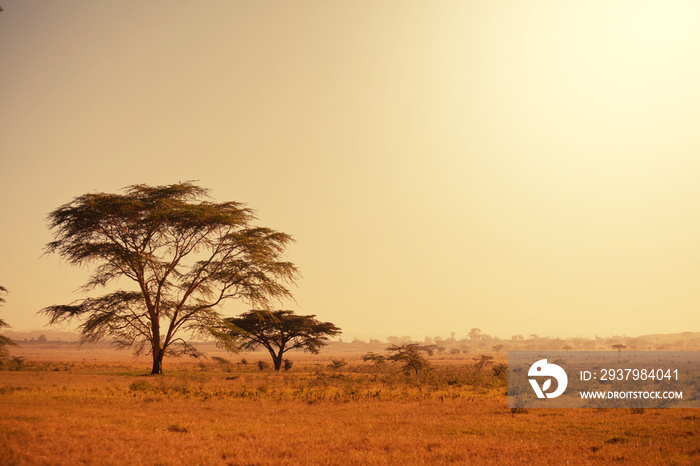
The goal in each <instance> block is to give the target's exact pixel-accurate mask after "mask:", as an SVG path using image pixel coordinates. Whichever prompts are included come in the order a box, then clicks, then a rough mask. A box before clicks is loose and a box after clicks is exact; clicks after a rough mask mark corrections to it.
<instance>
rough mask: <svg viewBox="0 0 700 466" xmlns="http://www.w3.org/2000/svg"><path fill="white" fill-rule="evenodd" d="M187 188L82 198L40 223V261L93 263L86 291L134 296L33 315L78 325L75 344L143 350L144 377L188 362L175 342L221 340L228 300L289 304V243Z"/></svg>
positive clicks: (190, 350)
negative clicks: (176, 359)
mask: <svg viewBox="0 0 700 466" xmlns="http://www.w3.org/2000/svg"><path fill="white" fill-rule="evenodd" d="M207 192H208V191H207V190H206V189H204V188H201V187H199V186H196V185H194V184H192V183H190V182H184V183H178V184H173V185H169V186H147V185H134V186H130V187H128V188H126V189H125V191H124V193H123V194H105V193H91V194H85V195H82V196H80V197H77V198H75V199H74V200H73V201H72V202H70V203H68V204H65V205H63V206H61V207H59V208H57V209H56V210H54V211H53V212H51V213H50V214H49V217H48V218H49V226H50V228H51V229H52V230H53V235H54V241H52V242H50V243H48V244H47V245H46V253H47V254H50V253H56V254H58V255H59V256H61V257H62V258H63V259H65V260H67V261H68V263H69V264H71V265H76V266H84V265H91V264H95V265H96V268H95V269H94V271H93V273H92V275H91V277H90V279H89V280H88V282H87V283H86V284H85V285H84V287H83V288H84V290H85V291H89V290H92V289H95V288H98V287H103V286H106V285H109V284H112V283H115V282H117V281H118V280H119V279H126V280H127V281H130V282H131V284H132V285H133V286H134V287H135V290H117V291H113V292H111V293H108V294H106V295H104V296H101V297H98V298H86V299H83V300H80V301H76V302H74V303H72V304H70V305H55V306H50V307H47V308H45V309H43V310H42V312H43V313H44V314H45V315H47V316H48V317H49V318H50V323H51V324H59V323H61V322H64V321H70V320H73V319H77V320H79V321H81V322H82V324H81V326H80V332H81V334H82V336H81V342H82V343H85V342H96V341H98V340H101V339H102V338H104V337H106V336H111V337H113V339H114V342H115V344H116V345H117V347H119V348H134V350H135V352H136V353H137V354H141V353H142V352H143V351H144V349H145V348H149V349H150V354H151V355H152V358H153V367H152V370H151V373H152V374H161V373H162V372H163V357H164V356H165V354H166V352H167V353H169V354H196V349H195V348H194V347H193V346H192V345H191V344H190V343H188V342H187V341H186V340H184V339H183V338H182V337H180V336H179V335H180V334H181V333H182V332H183V331H186V332H188V333H189V334H190V335H193V336H194V337H198V336H199V337H204V336H214V337H215V338H217V339H218V340H219V341H221V342H225V341H226V339H227V333H226V332H225V329H224V328H223V316H222V315H221V314H220V313H219V311H218V310H217V309H218V308H219V306H220V305H221V304H222V303H223V302H225V301H227V300H229V299H242V300H243V301H244V302H246V303H248V304H250V305H252V306H256V307H262V308H268V307H269V303H270V301H271V300H272V299H283V298H290V297H291V293H290V292H289V290H288V289H287V288H286V286H285V284H286V283H291V282H293V281H294V280H295V279H296V277H297V276H298V272H297V269H296V267H295V266H294V264H292V263H290V262H284V261H282V260H281V256H282V253H283V252H284V249H285V247H286V245H287V244H288V243H290V242H291V241H292V238H291V237H290V236H289V235H287V234H285V233H281V232H278V231H275V230H271V229H269V228H262V227H258V226H255V225H253V224H252V222H253V221H254V220H255V215H254V212H253V211H252V210H251V209H248V208H246V207H244V206H243V204H240V203H237V202H223V203H214V202H210V201H209V200H208V197H207Z"/></svg>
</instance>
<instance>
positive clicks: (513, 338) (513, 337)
mask: <svg viewBox="0 0 700 466" xmlns="http://www.w3.org/2000/svg"><path fill="white" fill-rule="evenodd" d="M511 339H512V340H513V341H523V340H524V339H525V338H524V337H523V336H522V335H513V336H512V338H511Z"/></svg>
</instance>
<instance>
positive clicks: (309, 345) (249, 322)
mask: <svg viewBox="0 0 700 466" xmlns="http://www.w3.org/2000/svg"><path fill="white" fill-rule="evenodd" d="M228 322H229V324H231V325H232V326H233V328H234V330H233V331H232V333H231V335H232V336H233V337H234V338H235V339H237V340H239V341H241V342H242V343H241V345H240V346H241V347H242V348H243V349H246V350H254V349H256V348H258V347H259V346H262V347H264V348H265V349H267V351H268V352H269V353H270V356H272V362H273V363H274V365H275V370H277V371H278V370H280V367H282V358H283V356H284V353H286V352H287V351H289V350H292V349H303V350H304V351H309V352H311V353H314V354H318V352H319V351H320V349H321V348H322V347H323V346H325V345H326V344H327V340H328V338H329V337H332V336H335V335H339V334H340V333H341V331H340V329H339V328H338V327H336V326H335V325H333V324H332V323H330V322H321V321H319V320H317V319H316V316H313V315H310V316H302V315H297V314H295V313H294V311H263V310H254V311H250V312H246V313H244V314H241V315H240V316H239V317H233V318H231V319H228Z"/></svg>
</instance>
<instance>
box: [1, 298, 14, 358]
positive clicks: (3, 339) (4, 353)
mask: <svg viewBox="0 0 700 466" xmlns="http://www.w3.org/2000/svg"><path fill="white" fill-rule="evenodd" d="M6 293H7V289H6V288H5V287H3V286H0V306H2V305H4V304H5V296H4V295H5V294H6ZM9 326H10V325H9V324H8V323H7V322H5V321H4V320H2V319H0V328H5V327H9ZM15 344H16V343H15V342H14V341H12V340H10V339H9V338H7V337H6V336H3V335H0V358H4V357H5V356H7V355H8V354H9V353H8V351H7V349H6V348H5V347H6V346H14V345H15Z"/></svg>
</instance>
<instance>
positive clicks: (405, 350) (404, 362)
mask: <svg viewBox="0 0 700 466" xmlns="http://www.w3.org/2000/svg"><path fill="white" fill-rule="evenodd" d="M443 349H444V348H443ZM387 351H389V352H390V353H393V354H392V355H391V356H388V357H387V360H388V361H392V362H395V363H397V364H401V370H402V371H403V372H404V373H406V374H409V373H410V372H411V371H413V372H415V374H416V375H418V373H419V372H421V371H425V370H428V369H430V363H429V362H428V360H427V359H425V357H424V356H423V355H422V354H421V351H425V349H424V348H423V347H422V346H421V345H419V344H418V343H407V344H404V345H391V346H389V347H388V348H387Z"/></svg>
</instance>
